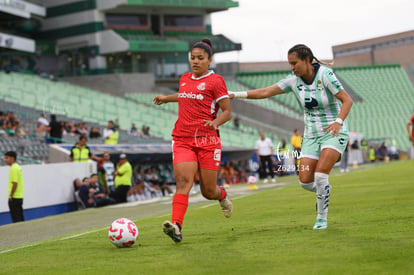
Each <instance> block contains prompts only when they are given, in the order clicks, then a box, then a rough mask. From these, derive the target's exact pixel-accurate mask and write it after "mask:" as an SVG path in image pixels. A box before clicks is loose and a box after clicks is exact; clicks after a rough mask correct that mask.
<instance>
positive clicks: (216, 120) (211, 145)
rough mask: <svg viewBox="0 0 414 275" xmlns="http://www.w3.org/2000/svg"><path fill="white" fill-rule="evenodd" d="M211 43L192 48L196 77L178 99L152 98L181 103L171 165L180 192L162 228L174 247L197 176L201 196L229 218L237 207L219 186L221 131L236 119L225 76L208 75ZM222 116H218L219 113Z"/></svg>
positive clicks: (188, 77)
mask: <svg viewBox="0 0 414 275" xmlns="http://www.w3.org/2000/svg"><path fill="white" fill-rule="evenodd" d="M212 55H213V50H212V45H211V42H210V40H208V39H203V40H202V41H200V42H196V43H195V44H194V45H193V46H192V47H191V56H190V66H191V69H192V72H189V73H185V74H184V75H182V77H181V79H180V86H179V91H178V93H176V94H173V95H169V96H163V95H158V96H156V97H154V100H153V101H154V104H157V105H160V104H163V103H168V102H178V109H179V111H178V120H177V122H176V123H175V126H174V130H173V132H172V136H173V140H172V144H173V166H174V177H175V181H176V186H177V189H176V193H175V195H174V198H173V201H172V221H171V222H170V221H166V222H164V223H163V231H164V233H165V234H167V235H168V236H169V237H171V238H172V239H173V241H175V242H176V243H178V242H181V241H182V234H181V228H182V225H183V220H184V215H185V213H186V211H187V207H188V194H189V192H190V190H191V187H192V186H193V183H194V177H195V175H196V174H197V171H198V173H199V176H200V187H201V193H202V194H203V196H204V197H205V198H206V199H209V200H218V201H219V202H220V205H221V208H222V211H223V214H224V216H225V217H230V216H231V214H232V210H233V205H232V203H231V201H230V199H229V198H228V197H227V193H226V191H225V190H224V189H222V188H221V187H220V186H218V185H217V183H216V182H217V173H218V169H219V167H220V160H221V141H220V135H219V131H218V127H219V126H220V125H222V124H224V123H225V122H227V121H229V120H230V119H231V117H232V113H231V107H230V100H229V95H228V93H227V88H226V84H225V83H224V80H223V78H222V77H221V76H219V75H217V74H215V73H214V72H213V71H209V69H208V68H209V66H210V63H211V61H212ZM219 109H221V110H222V112H221V113H220V115H219V116H217V111H218V110H219Z"/></svg>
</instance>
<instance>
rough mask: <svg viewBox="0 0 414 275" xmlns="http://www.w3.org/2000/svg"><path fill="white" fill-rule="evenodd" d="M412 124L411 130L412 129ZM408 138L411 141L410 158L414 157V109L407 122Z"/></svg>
mask: <svg viewBox="0 0 414 275" xmlns="http://www.w3.org/2000/svg"><path fill="white" fill-rule="evenodd" d="M410 126H411V131H410ZM407 132H408V138H409V140H410V142H411V148H410V159H414V111H413V114H412V115H411V117H410V120H409V121H408V123H407Z"/></svg>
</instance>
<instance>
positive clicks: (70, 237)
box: [0, 227, 105, 254]
mask: <svg viewBox="0 0 414 275" xmlns="http://www.w3.org/2000/svg"><path fill="white" fill-rule="evenodd" d="M103 229H105V227H101V228H99V229H95V230H90V231H86V232H82V233H79V234H75V235H71V236H66V237H63V238H60V239H57V240H58V241H64V240H69V239H73V238H76V237H79V236H83V235H87V234H91V233H95V232H98V231H101V230H103ZM47 241H48V240H45V241H42V242H37V243H32V244H28V245H23V246H18V247H14V248H10V249H6V250H1V251H0V254H4V253H8V252H12V251H16V250H19V249H23V248H28V247H32V246H36V245H39V244H42V243H45V242H47Z"/></svg>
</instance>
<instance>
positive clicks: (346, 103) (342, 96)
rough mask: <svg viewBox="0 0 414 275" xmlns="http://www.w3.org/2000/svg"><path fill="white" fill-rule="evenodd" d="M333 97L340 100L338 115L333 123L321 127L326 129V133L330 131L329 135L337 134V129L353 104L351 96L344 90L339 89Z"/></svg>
mask: <svg viewBox="0 0 414 275" xmlns="http://www.w3.org/2000/svg"><path fill="white" fill-rule="evenodd" d="M335 97H336V98H337V99H339V101H341V102H342V107H341V111H340V112H339V114H338V117H337V119H336V120H335V121H334V123H331V124H329V125H328V126H326V127H324V128H323V129H324V130H326V132H325V133H326V134H328V133H330V134H331V136H334V137H335V136H338V135H339V130H340V129H341V127H342V124H343V122H344V120H345V119H346V117H347V116H348V114H349V111H350V110H351V107H352V104H353V101H352V98H351V97H350V96H349V94H348V93H347V92H346V91H345V90H341V91H339V92H338V93H337V94H335Z"/></svg>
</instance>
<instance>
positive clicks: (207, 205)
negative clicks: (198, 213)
mask: <svg viewBox="0 0 414 275" xmlns="http://www.w3.org/2000/svg"><path fill="white" fill-rule="evenodd" d="M213 205H217V203H209V204H206V205H202V206H200V207H198V208H200V209H201V208H207V207H210V206H213Z"/></svg>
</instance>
